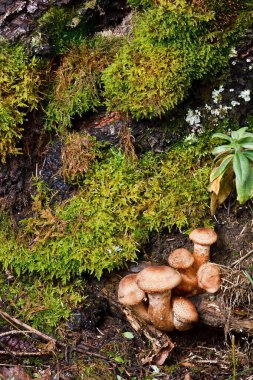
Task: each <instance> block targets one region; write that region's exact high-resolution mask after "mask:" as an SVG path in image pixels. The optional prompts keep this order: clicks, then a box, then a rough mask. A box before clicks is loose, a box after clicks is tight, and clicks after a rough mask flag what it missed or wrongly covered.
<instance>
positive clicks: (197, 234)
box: [189, 228, 217, 245]
mask: <svg viewBox="0 0 253 380" xmlns="http://www.w3.org/2000/svg"><path fill="white" fill-rule="evenodd" d="M189 238H190V240H192V241H193V242H194V243H197V244H200V245H212V244H213V243H215V242H216V241H217V234H216V232H214V230H212V229H211V228H197V229H196V230H193V231H192V232H191V233H190V235H189Z"/></svg>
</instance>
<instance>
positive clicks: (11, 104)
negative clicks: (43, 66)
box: [0, 42, 41, 161]
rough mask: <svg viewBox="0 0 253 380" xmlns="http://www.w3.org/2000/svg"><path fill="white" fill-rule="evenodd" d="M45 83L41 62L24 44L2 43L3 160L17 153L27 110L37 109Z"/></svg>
mask: <svg viewBox="0 0 253 380" xmlns="http://www.w3.org/2000/svg"><path fill="white" fill-rule="evenodd" d="M40 84H41V79H40V74H39V69H38V61H37V60H36V59H35V58H32V59H30V58H29V57H28V55H27V54H26V52H25V49H24V48H23V47H22V46H21V45H10V44H8V43H6V42H0V160H1V161H5V159H6V155H7V154H16V153H18V149H17V147H16V144H17V142H18V141H19V140H20V139H21V137H22V124H23V122H24V120H25V117H26V114H27V112H30V111H32V110H33V109H36V108H37V106H38V102H39V98H40V96H39V87H40Z"/></svg>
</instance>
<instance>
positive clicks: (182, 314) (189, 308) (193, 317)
mask: <svg viewBox="0 0 253 380" xmlns="http://www.w3.org/2000/svg"><path fill="white" fill-rule="evenodd" d="M172 311H173V314H174V316H175V318H176V319H177V320H179V321H180V322H181V323H186V324H188V323H194V322H197V321H198V312H197V310H196V307H195V306H194V305H193V303H192V302H191V301H190V300H189V299H188V298H184V297H174V298H173V299H172Z"/></svg>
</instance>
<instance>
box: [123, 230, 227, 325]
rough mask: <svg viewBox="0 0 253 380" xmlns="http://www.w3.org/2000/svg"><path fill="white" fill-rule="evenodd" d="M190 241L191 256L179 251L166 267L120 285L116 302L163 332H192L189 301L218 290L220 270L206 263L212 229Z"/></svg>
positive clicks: (195, 314)
mask: <svg viewBox="0 0 253 380" xmlns="http://www.w3.org/2000/svg"><path fill="white" fill-rule="evenodd" d="M189 238H190V239H191V240H192V241H193V243H194V247H193V253H191V252H189V251H188V250H187V249H185V248H178V249H176V250H174V251H173V252H171V253H170V255H169V257H168V264H169V266H166V265H162V266H152V265H150V266H148V267H146V268H144V269H143V270H141V271H140V272H139V273H138V274H129V275H127V276H125V277H124V278H122V280H121V281H120V283H119V288H118V298H119V302H121V303H122V304H123V305H125V306H128V307H131V308H132V310H133V311H134V312H135V313H136V314H137V315H138V316H139V318H141V319H143V320H144V321H145V322H147V323H152V324H153V325H154V326H155V327H156V328H157V329H159V330H162V331H172V330H174V329H176V330H180V331H186V330H189V329H191V328H192V327H193V325H194V323H196V322H197V321H198V312H197V310H196V308H195V306H194V304H193V303H192V302H191V301H190V300H189V298H188V297H191V296H194V295H196V294H199V293H204V292H208V293H216V292H217V291H218V290H219V288H220V271H219V267H218V266H217V265H216V264H214V263H210V262H209V259H210V246H211V245H212V244H213V243H215V242H216V240H217V234H216V233H215V232H214V231H213V230H212V229H211V228H197V229H195V230H194V231H192V232H191V234H190V235H189Z"/></svg>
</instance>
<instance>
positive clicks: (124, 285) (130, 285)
mask: <svg viewBox="0 0 253 380" xmlns="http://www.w3.org/2000/svg"><path fill="white" fill-rule="evenodd" d="M136 277H137V274H128V275H127V276H125V277H123V278H122V279H121V281H120V283H119V288H118V299H119V302H120V303H122V304H123V305H129V306H131V305H132V306H133V305H137V304H138V303H140V302H141V301H142V300H143V299H144V298H145V293H144V291H143V290H141V289H140V288H139V287H138V285H137V283H136Z"/></svg>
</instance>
